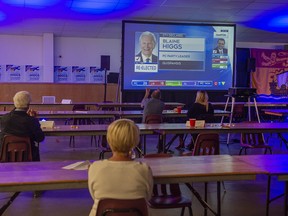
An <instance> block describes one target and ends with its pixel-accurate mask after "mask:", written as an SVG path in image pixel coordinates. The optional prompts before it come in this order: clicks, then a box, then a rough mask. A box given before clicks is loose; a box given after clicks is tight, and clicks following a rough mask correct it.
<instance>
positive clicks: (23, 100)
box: [13, 91, 31, 109]
mask: <svg viewBox="0 0 288 216" xmlns="http://www.w3.org/2000/svg"><path fill="white" fill-rule="evenodd" d="M13 101H14V106H15V107H16V108H17V109H25V108H28V107H29V105H30V102H31V95H30V93H29V92H28V91H19V92H17V93H16V94H15V95H14V97H13Z"/></svg>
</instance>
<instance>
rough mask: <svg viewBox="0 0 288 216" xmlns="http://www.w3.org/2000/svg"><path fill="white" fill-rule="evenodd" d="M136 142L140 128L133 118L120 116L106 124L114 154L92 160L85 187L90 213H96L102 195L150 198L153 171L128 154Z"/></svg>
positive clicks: (123, 197)
mask: <svg viewBox="0 0 288 216" xmlns="http://www.w3.org/2000/svg"><path fill="white" fill-rule="evenodd" d="M139 141H140V135H139V128H138V127H137V125H135V123H134V122H133V121H132V120H129V119H119V120H116V121H114V122H112V123H111V124H110V125H109V127H108V130H107V142H108V144H109V146H110V148H111V150H112V153H113V155H112V157H111V158H109V159H105V160H101V161H96V162H94V163H93V164H92V165H91V166H90V167H89V170H88V187H89V191H90V194H91V196H92V198H93V200H94V204H93V206H92V209H91V211H90V216H95V215H96V212H97V206H98V202H99V200H100V199H102V198H114V199H138V198H145V199H146V200H149V199H150V198H151V195H152V188H153V177H152V171H151V169H150V167H149V166H148V165H147V164H145V163H141V162H137V161H134V160H133V157H132V154H131V153H132V152H133V149H134V148H135V147H136V146H137V145H138V144H139Z"/></svg>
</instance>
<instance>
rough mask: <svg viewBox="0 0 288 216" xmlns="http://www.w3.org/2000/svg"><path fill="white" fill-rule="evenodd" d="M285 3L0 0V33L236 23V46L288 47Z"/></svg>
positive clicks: (95, 32)
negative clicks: (127, 23) (126, 24)
mask: <svg viewBox="0 0 288 216" xmlns="http://www.w3.org/2000/svg"><path fill="white" fill-rule="evenodd" d="M287 11H288V1H287V0H273V1H272V0H0V34H17V35H42V34H43V33H54V35H55V36H61V37H92V38H113V39H120V38H121V30H122V26H121V22H122V20H146V21H172V22H185V23H187V22H201V23H202V22H204V23H205V22H208V23H235V24H237V29H236V41H237V42H265V43H268V42H269V43H288V13H287Z"/></svg>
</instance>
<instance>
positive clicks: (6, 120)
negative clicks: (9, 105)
mask: <svg viewBox="0 0 288 216" xmlns="http://www.w3.org/2000/svg"><path fill="white" fill-rule="evenodd" d="M13 101H14V106H15V108H14V109H13V110H12V111H11V112H10V113H7V114H5V115H4V116H3V117H2V118H1V134H0V135H1V137H0V138H1V140H0V149H2V142H3V137H4V136H5V135H6V134H12V135H16V136H29V137H30V140H31V150H32V160H33V161H40V154H39V146H38V145H39V142H42V141H43V140H44V139H45V135H44V133H43V131H42V129H41V126H40V123H39V120H38V119H37V118H35V117H36V112H35V111H34V110H32V109H29V105H30V102H31V96H30V93H29V92H27V91H19V92H17V93H16V94H15V96H14V97H13Z"/></svg>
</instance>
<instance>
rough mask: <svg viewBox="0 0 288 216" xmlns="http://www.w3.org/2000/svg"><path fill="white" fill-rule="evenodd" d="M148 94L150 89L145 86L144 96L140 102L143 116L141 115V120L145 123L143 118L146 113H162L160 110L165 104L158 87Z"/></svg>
mask: <svg viewBox="0 0 288 216" xmlns="http://www.w3.org/2000/svg"><path fill="white" fill-rule="evenodd" d="M149 95H150V89H149V88H147V89H146V91H145V95H144V98H143V99H142V102H141V107H142V108H144V109H143V117H142V122H143V123H145V119H146V116H147V115H151V114H159V115H162V112H163V110H164V107H165V104H164V102H163V101H162V100H161V92H160V89H157V90H154V91H153V92H152V94H151V97H149Z"/></svg>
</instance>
